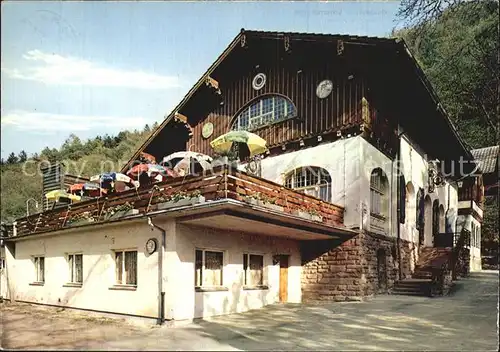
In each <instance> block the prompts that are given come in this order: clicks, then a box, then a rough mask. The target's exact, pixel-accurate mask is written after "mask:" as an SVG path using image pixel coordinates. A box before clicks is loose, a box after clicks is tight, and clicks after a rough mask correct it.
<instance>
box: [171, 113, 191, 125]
mask: <svg viewBox="0 0 500 352" xmlns="http://www.w3.org/2000/svg"><path fill="white" fill-rule="evenodd" d="M174 119H175V121H181V122H184V123H187V120H188V118H187V116H185V115H182V114H181V113H180V112H176V113H175V115H174Z"/></svg>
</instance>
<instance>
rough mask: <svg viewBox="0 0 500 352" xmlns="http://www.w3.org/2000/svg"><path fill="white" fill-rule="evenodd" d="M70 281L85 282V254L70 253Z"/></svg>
mask: <svg viewBox="0 0 500 352" xmlns="http://www.w3.org/2000/svg"><path fill="white" fill-rule="evenodd" d="M68 270H69V278H68V279H69V281H68V282H71V283H78V284H81V283H83V254H81V253H79V254H68Z"/></svg>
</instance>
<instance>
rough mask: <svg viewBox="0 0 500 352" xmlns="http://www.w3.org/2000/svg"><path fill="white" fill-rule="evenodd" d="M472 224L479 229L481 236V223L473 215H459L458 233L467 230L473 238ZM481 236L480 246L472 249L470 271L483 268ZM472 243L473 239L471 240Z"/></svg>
mask: <svg viewBox="0 0 500 352" xmlns="http://www.w3.org/2000/svg"><path fill="white" fill-rule="evenodd" d="M472 224H474V225H475V226H476V228H477V229H479V234H481V223H480V222H479V221H477V219H475V218H474V217H473V216H472V215H470V214H469V215H459V216H458V220H457V231H458V232H460V231H462V229H464V228H465V229H467V230H469V231H470V232H471V236H472ZM480 239H481V235H479V244H478V245H477V246H472V243H471V247H470V270H471V271H480V270H481V268H482V264H481V241H480ZM471 241H472V239H471Z"/></svg>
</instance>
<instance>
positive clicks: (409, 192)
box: [405, 182, 415, 224]
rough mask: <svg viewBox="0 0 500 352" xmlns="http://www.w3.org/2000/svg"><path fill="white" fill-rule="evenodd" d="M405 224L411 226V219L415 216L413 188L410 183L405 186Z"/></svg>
mask: <svg viewBox="0 0 500 352" xmlns="http://www.w3.org/2000/svg"><path fill="white" fill-rule="evenodd" d="M405 203H406V219H405V220H406V223H407V224H413V217H414V216H415V188H414V187H413V184H412V183H411V182H408V183H407V184H406V199H405Z"/></svg>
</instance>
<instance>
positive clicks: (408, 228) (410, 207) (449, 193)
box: [394, 137, 458, 246]
mask: <svg viewBox="0 0 500 352" xmlns="http://www.w3.org/2000/svg"><path fill="white" fill-rule="evenodd" d="M399 169H400V171H401V172H402V173H403V175H404V177H405V181H406V184H408V183H410V182H411V184H412V186H413V189H414V192H413V194H412V195H411V196H410V197H409V198H408V203H407V206H406V217H405V223H404V224H399V226H400V233H401V238H402V239H403V240H406V241H410V242H414V243H418V230H417V228H416V220H417V219H416V206H417V205H416V196H417V193H418V190H419V188H423V189H424V190H425V196H427V195H428V196H429V197H430V199H431V208H432V203H433V202H434V200H436V199H437V200H439V204H440V205H442V206H443V208H444V211H445V218H448V221H447V223H448V224H449V225H450V226H449V227H450V228H449V229H448V231H450V232H455V222H456V218H457V208H458V190H457V186H456V184H455V183H453V184H450V183H448V182H446V184H445V185H444V186H442V187H435V189H434V192H433V193H428V164H427V161H426V156H425V154H424V153H423V152H421V151H419V150H418V147H416V146H415V145H414V144H413V143H411V142H409V141H408V140H407V139H406V138H404V137H403V138H401V150H400V165H399ZM396 181H397V180H396V179H395V180H394V182H395V185H396ZM394 192H397V190H396V187H394ZM394 199H396V194H394ZM394 208H395V209H396V203H395V204H394ZM396 211H397V209H396ZM394 217H396V213H394ZM425 220H426V224H428V225H429V224H430V225H431V227H430V228H432V218H429V219H427V218H426V219H425ZM425 235H426V236H425V243H424V244H425V245H426V246H432V245H433V239H432V233H426V234H425Z"/></svg>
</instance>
